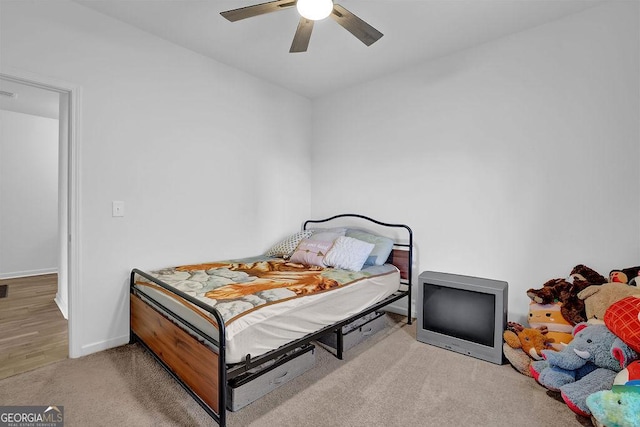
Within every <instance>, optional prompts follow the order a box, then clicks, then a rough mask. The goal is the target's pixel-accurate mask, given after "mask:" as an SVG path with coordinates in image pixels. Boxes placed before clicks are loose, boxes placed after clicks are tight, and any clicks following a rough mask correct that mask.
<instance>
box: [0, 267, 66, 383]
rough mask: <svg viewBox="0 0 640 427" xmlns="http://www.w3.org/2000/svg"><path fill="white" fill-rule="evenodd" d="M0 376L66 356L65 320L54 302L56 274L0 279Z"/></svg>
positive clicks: (19, 371) (28, 369)
mask: <svg viewBox="0 0 640 427" xmlns="http://www.w3.org/2000/svg"><path fill="white" fill-rule="evenodd" d="M0 285H8V288H7V297H6V298H0V379H2V378H6V377H10V376H12V375H15V374H18V373H21V372H26V371H30V370H31V369H35V368H37V367H40V366H44V365H48V364H49V363H52V362H57V361H59V360H62V359H66V358H67V357H68V355H69V344H68V333H67V321H66V320H65V318H64V317H63V316H62V313H60V309H58V306H57V305H56V303H55V302H54V300H53V299H54V298H55V296H56V292H57V289H58V278H57V275H56V274H47V275H42V276H32V277H21V278H17V279H6V280H0Z"/></svg>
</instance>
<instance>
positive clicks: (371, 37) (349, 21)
mask: <svg viewBox="0 0 640 427" xmlns="http://www.w3.org/2000/svg"><path fill="white" fill-rule="evenodd" d="M331 18H332V19H333V20H334V21H336V22H337V23H338V24H340V25H342V26H343V27H344V28H345V29H346V30H347V31H349V32H350V33H351V34H353V35H354V36H356V37H357V38H358V39H359V40H360V41H361V42H362V43H364V44H366V45H367V46H371V45H372V44H374V43H375V42H377V41H378V39H380V37H382V36H383V34H382V33H381V32H380V31H378V30H376V29H375V28H373V27H372V26H371V25H369V24H367V23H366V22H364V21H363V20H362V19H360V18H358V17H357V16H356V15H354V14H353V13H351V12H349V11H348V10H347V9H345V8H344V7H342V6H340V5H339V4H336V5H334V6H333V12H331Z"/></svg>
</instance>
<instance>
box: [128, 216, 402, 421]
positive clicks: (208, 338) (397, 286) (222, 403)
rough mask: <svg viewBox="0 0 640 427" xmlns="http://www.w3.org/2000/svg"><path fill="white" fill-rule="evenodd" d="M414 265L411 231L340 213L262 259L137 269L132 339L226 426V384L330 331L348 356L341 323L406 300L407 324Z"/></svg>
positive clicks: (311, 223) (303, 350)
mask: <svg viewBox="0 0 640 427" xmlns="http://www.w3.org/2000/svg"><path fill="white" fill-rule="evenodd" d="M292 248H293V250H292ZM365 253H366V255H365ZM365 256H366V259H365V258H364V257H365ZM363 259H365V260H364V261H363ZM412 260H413V233H412V231H411V228H409V227H408V226H407V225H404V224H392V223H385V222H381V221H378V220H375V219H372V218H369V217H366V216H364V215H357V214H340V215H335V216H332V217H330V218H325V219H319V220H308V221H306V222H305V223H304V224H303V226H302V229H301V230H300V232H297V233H295V234H294V235H292V236H290V238H289V239H285V241H283V242H280V244H279V245H274V247H272V248H270V249H269V251H267V252H266V253H265V254H264V255H260V256H254V257H248V258H242V259H232V260H224V261H217V262H210V263H198V264H192V265H183V266H178V267H169V268H165V269H160V270H155V271H142V270H140V269H133V270H132V271H131V278H130V316H131V341H132V342H139V343H140V344H141V345H142V346H143V347H144V348H146V349H147V350H148V351H149V352H150V353H151V354H152V355H153V356H154V358H155V359H156V360H157V361H158V362H159V363H160V364H161V365H162V366H163V367H164V368H165V369H166V370H167V372H169V373H170V374H171V375H172V376H173V377H174V378H175V379H176V381H178V383H179V384H181V385H182V386H183V387H184V389H185V390H186V391H187V392H188V393H189V394H190V395H191V396H192V397H193V398H194V399H195V400H196V401H197V402H198V403H199V404H200V405H201V406H202V407H203V409H204V410H205V411H206V412H207V413H208V414H209V415H210V416H211V417H212V418H213V419H214V420H215V421H216V422H217V423H218V424H219V425H220V426H224V425H226V415H227V410H228V409H227V406H228V404H229V399H228V397H229V396H228V394H229V393H230V391H229V390H231V389H230V385H232V384H237V383H239V382H240V381H243V382H246V383H248V384H249V385H245V387H251V379H252V378H253V377H254V376H255V374H254V373H255V372H256V371H260V370H261V369H264V370H267V369H268V370H272V369H274V368H277V367H278V366H279V365H280V364H284V363H289V362H290V361H291V360H292V358H293V357H298V355H301V354H307V353H308V352H309V350H311V349H312V348H313V344H312V342H314V341H316V340H318V339H320V338H323V337H326V336H327V335H330V334H333V335H335V342H336V346H335V355H336V357H338V358H339V359H342V357H343V327H345V326H346V325H349V324H352V323H353V322H357V321H358V320H362V319H366V318H367V316H372V315H374V314H375V313H379V312H380V310H381V309H382V308H383V307H385V306H388V305H389V304H391V303H393V302H395V301H399V300H401V299H403V298H404V299H406V303H407V311H406V313H407V323H409V324H410V323H411V280H412ZM326 264H329V265H331V267H327V265H326ZM264 367H266V368H264ZM256 387H257V386H256ZM232 409H233V408H232Z"/></svg>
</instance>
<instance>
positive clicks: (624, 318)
mask: <svg viewBox="0 0 640 427" xmlns="http://www.w3.org/2000/svg"><path fill="white" fill-rule="evenodd" d="M604 323H605V325H607V328H609V330H611V332H613V333H614V334H616V335H617V336H618V337H620V339H621V340H622V341H624V342H625V343H626V344H627V345H628V346H629V347H631V348H632V349H634V350H635V351H637V352H638V353H640V296H630V297H626V298H623V299H621V300H620V301H617V302H614V303H613V304H611V306H610V307H609V308H608V309H607V311H606V312H605V314H604Z"/></svg>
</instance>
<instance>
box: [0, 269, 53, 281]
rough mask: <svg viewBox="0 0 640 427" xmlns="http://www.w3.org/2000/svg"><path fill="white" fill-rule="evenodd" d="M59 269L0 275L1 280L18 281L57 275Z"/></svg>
mask: <svg viewBox="0 0 640 427" xmlns="http://www.w3.org/2000/svg"><path fill="white" fill-rule="evenodd" d="M57 272H58V269H57V268H42V269H39V270H27V271H14V272H12V273H0V279H17V278H19V277H28V276H43V275H45V274H53V273H57Z"/></svg>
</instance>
